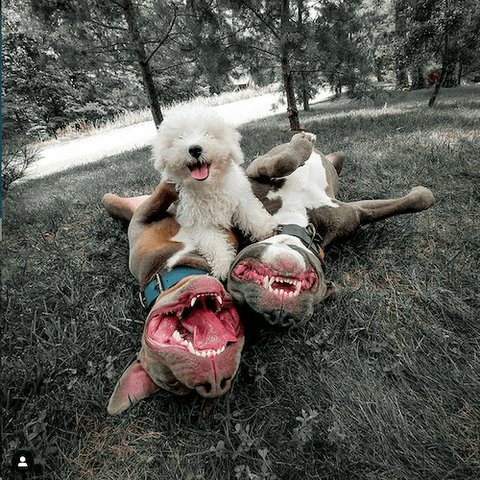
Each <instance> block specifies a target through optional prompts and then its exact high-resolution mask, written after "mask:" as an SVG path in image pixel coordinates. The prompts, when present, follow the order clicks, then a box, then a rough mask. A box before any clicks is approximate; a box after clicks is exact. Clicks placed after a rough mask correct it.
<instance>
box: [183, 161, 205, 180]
mask: <svg viewBox="0 0 480 480" xmlns="http://www.w3.org/2000/svg"><path fill="white" fill-rule="evenodd" d="M187 167H188V168H189V170H190V176H191V177H192V178H194V179H195V180H199V181H202V180H206V179H207V178H208V176H209V175H210V164H208V163H203V162H196V163H192V164H190V165H187Z"/></svg>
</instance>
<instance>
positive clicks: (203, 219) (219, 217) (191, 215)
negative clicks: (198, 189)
mask: <svg viewBox="0 0 480 480" xmlns="http://www.w3.org/2000/svg"><path fill="white" fill-rule="evenodd" d="M236 207H237V202H236V199H235V198H233V197H230V198H229V197H228V196H226V195H222V194H219V193H215V194H210V195H208V196H206V197H204V196H202V195H198V194H195V195H190V194H188V193H187V194H181V195H180V197H179V200H178V206H177V220H178V223H179V224H180V225H181V226H184V227H192V226H194V225H199V226H204V227H212V226H218V227H224V228H228V227H229V226H230V225H231V222H232V216H233V213H234V211H235V209H236Z"/></svg>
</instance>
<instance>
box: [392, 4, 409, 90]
mask: <svg viewBox="0 0 480 480" xmlns="http://www.w3.org/2000/svg"><path fill="white" fill-rule="evenodd" d="M406 34H407V28H406V22H405V13H404V11H403V6H402V5H401V0H395V36H396V45H397V48H396V52H395V77H396V78H395V83H396V86H397V88H403V87H406V86H408V74H407V66H406V62H405V51H404V50H405V49H404V46H403V42H404V39H405V36H406Z"/></svg>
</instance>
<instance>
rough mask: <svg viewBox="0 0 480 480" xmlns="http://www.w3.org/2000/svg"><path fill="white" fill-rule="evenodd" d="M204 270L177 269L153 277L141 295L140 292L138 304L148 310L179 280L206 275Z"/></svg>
mask: <svg viewBox="0 0 480 480" xmlns="http://www.w3.org/2000/svg"><path fill="white" fill-rule="evenodd" d="M206 274H207V272H206V271H205V270H198V269H196V268H190V267H178V268H174V269H173V270H170V271H169V272H167V273H165V274H163V275H159V274H158V273H157V274H156V275H155V280H152V281H151V282H150V283H149V284H148V285H147V287H146V288H145V290H144V292H143V295H142V293H141V292H140V302H141V304H142V305H143V307H144V308H149V307H150V306H151V305H152V303H153V302H154V301H155V300H156V299H157V297H158V296H159V295H160V294H161V293H162V292H164V291H165V290H168V289H169V288H171V287H173V286H174V285H176V284H177V283H178V282H179V281H180V280H183V279H184V278H185V277H188V276H190V275H206Z"/></svg>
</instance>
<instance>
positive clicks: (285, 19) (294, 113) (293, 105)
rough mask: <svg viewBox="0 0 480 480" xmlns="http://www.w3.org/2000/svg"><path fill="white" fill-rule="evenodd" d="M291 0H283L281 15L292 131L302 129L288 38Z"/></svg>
mask: <svg viewBox="0 0 480 480" xmlns="http://www.w3.org/2000/svg"><path fill="white" fill-rule="evenodd" d="M289 17H290V0H282V17H281V27H280V30H281V32H282V33H281V35H282V37H281V49H282V73H283V84H284V86H285V93H286V95H287V116H288V119H289V120H290V130H291V131H292V132H295V131H299V130H300V120H299V118H298V110H297V102H296V100H295V90H294V88H293V76H292V70H291V67H290V60H289V47H288V40H287V32H288V24H289V22H290V19H289Z"/></svg>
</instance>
